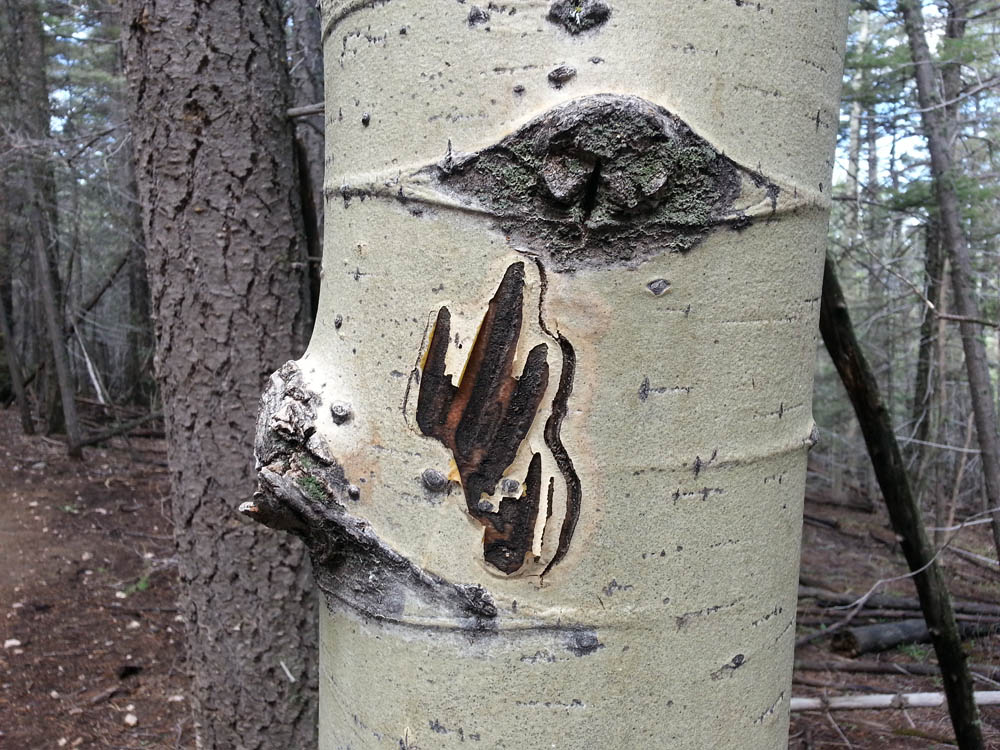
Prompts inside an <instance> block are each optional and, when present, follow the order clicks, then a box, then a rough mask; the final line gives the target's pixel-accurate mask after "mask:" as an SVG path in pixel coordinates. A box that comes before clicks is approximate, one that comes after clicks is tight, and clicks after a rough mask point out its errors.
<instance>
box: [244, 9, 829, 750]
mask: <svg viewBox="0 0 1000 750" xmlns="http://www.w3.org/2000/svg"><path fill="white" fill-rule="evenodd" d="M324 10H325V18H324V39H325V40H326V84H327V94H326V123H327V132H326V137H327V159H326V164H327V169H328V172H327V177H326V185H327V186H328V192H327V203H326V219H325V220H326V239H327V242H326V248H325V268H324V285H325V286H324V290H323V297H322V298H321V302H320V315H319V318H318V320H317V324H316V329H315V331H314V334H313V338H312V342H311V344H310V348H309V351H308V353H307V354H306V355H305V356H304V357H303V358H302V359H301V360H300V361H299V362H297V363H289V364H287V365H286V366H285V367H283V368H282V369H281V370H280V371H279V372H278V373H277V374H275V375H274V376H273V378H272V382H271V386H270V388H269V390H268V392H267V394H266V396H265V400H264V404H263V408H262V412H261V418H260V421H259V424H258V440H257V458H258V462H259V465H260V467H261V469H260V483H261V489H260V492H259V493H258V495H257V496H256V497H255V499H254V500H253V501H252V502H250V503H247V504H245V505H244V506H243V510H244V512H246V513H247V514H248V515H250V516H252V517H255V518H257V519H259V520H261V521H263V522H265V523H268V524H270V525H272V526H274V527H276V528H284V529H289V530H292V531H294V532H296V533H298V534H300V535H301V536H303V537H304V538H305V539H306V541H307V543H308V544H309V547H310V552H311V554H312V556H313V561H314V570H315V571H316V575H317V580H318V582H319V584H320V587H321V588H322V589H323V590H324V592H325V594H326V596H327V601H328V603H329V605H330V608H329V611H327V612H325V613H323V615H322V619H321V633H322V640H323V644H322V652H321V660H322V669H321V675H322V677H321V682H320V690H321V697H322V705H323V708H322V710H321V718H320V746H321V747H322V748H327V749H329V750H333V748H337V747H345V746H347V745H350V746H351V747H352V748H355V750H364V749H366V748H385V747H389V746H392V747H399V748H404V747H405V748H416V747H422V748H435V749H438V748H441V749H443V748H453V747H454V748H458V747H464V746H465V743H466V742H469V741H472V742H478V743H480V744H481V745H482V746H483V747H514V746H518V747H550V746H553V745H554V746H557V747H620V748H626V747H675V748H681V747H685V748H687V747H689V748H705V747H740V748H745V749H747V750H757V749H759V748H783V747H785V745H786V742H787V737H786V734H787V719H788V705H789V703H788V701H789V693H790V684H789V675H790V673H791V658H792V645H793V643H792V642H793V639H794V627H793V617H794V614H793V613H794V608H795V595H796V569H797V560H798V551H799V550H798V539H799V533H800V528H801V526H800V524H801V511H802V507H801V502H802V494H803V480H804V473H805V471H804V469H805V457H806V448H807V446H808V445H810V444H811V443H812V419H811V413H810V388H811V382H812V378H811V374H812V368H813V360H814V354H815V344H816V333H815V324H816V317H817V315H818V309H819V289H820V274H821V268H822V263H823V255H824V244H825V229H826V218H827V209H828V205H829V204H828V196H829V177H830V165H831V154H832V147H833V137H834V132H835V129H836V123H837V92H838V90H839V87H840V74H841V65H842V63H841V55H842V52H843V34H844V26H845V17H846V4H845V3H840V2H833V3H831V2H828V1H824V2H822V3H803V2H801V1H800V0H794V1H791V0H785V1H782V2H769V3H767V4H766V7H765V4H761V5H756V4H752V3H736V4H733V3H725V4H722V3H717V4H711V5H709V4H701V3H699V4H697V7H695V6H692V5H691V4H689V3H682V2H658V3H647V2H639V1H638V0H633V1H631V2H626V1H622V2H616V3H614V4H613V5H609V4H607V3H605V2H602V1H601V0H588V1H587V2H583V3H571V2H566V1H564V0H557V1H556V2H553V3H551V4H550V6H549V7H548V8H540V7H539V6H538V5H522V4H517V5H503V4H496V3H493V4H490V5H488V6H487V5H485V4H484V5H483V6H481V7H480V6H473V5H469V4H458V3H451V4H449V3H432V2H424V3H420V4H419V6H418V7H417V8H413V7H412V6H407V5H402V4H397V3H388V4H384V3H376V4H370V3H355V2H340V1H337V0H333V1H331V2H327V3H326V4H325V9H324ZM640 50H641V51H642V52H641V54H637V51H640ZM608 92H611V93H608ZM689 128H690V129H689ZM722 152H724V155H723V154H722ZM734 230H736V231H734Z"/></svg>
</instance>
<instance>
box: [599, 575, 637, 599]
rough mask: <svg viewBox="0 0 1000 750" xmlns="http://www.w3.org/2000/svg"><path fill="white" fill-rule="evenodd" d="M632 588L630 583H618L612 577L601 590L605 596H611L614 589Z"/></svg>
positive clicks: (625, 589)
mask: <svg viewBox="0 0 1000 750" xmlns="http://www.w3.org/2000/svg"><path fill="white" fill-rule="evenodd" d="M632 588H633V587H632V584H631V583H618V581H617V580H616V579H614V578H612V579H611V582H610V583H609V584H608V585H607V586H605V587H604V588H603V589H601V590H602V591H603V592H604V595H605V596H607V597H611V596H614V594H615V592H616V591H631V590H632Z"/></svg>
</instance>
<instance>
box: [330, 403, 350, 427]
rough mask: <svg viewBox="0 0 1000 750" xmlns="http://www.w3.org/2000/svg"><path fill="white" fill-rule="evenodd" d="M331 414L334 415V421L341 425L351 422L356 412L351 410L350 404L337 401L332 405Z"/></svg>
mask: <svg viewBox="0 0 1000 750" xmlns="http://www.w3.org/2000/svg"><path fill="white" fill-rule="evenodd" d="M330 415H331V416H332V417H333V423H334V424H338V425H340V424H344V423H346V422H349V421H350V419H351V417H352V416H354V413H353V412H352V411H351V405H350V404H345V403H344V402H343V401H336V402H334V403H333V404H332V405H331V406H330Z"/></svg>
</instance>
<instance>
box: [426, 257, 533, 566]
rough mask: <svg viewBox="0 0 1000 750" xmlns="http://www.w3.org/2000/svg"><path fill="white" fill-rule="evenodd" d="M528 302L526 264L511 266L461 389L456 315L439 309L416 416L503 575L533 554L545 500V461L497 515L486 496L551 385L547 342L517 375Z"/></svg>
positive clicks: (514, 453)
mask: <svg viewBox="0 0 1000 750" xmlns="http://www.w3.org/2000/svg"><path fill="white" fill-rule="evenodd" d="M523 303H524V263H514V264H512V265H511V266H510V267H509V268H508V269H507V272H506V273H505V274H504V277H503V281H501V282H500V286H499V287H498V288H497V291H496V294H495V295H494V296H493V299H491V300H490V303H489V307H488V308H487V311H486V315H485V316H484V317H483V322H482V324H481V325H480V327H479V333H478V335H477V336H476V341H475V343H474V344H473V346H472V351H471V352H470V353H469V360H468V362H467V363H466V366H465V372H464V374H463V376H462V379H461V381H460V383H459V385H458V386H455V385H452V382H451V376H450V375H446V374H445V357H446V354H447V352H448V346H449V340H450V337H451V313H450V312H449V310H448V308H447V307H442V308H441V309H440V310H439V311H438V316H437V322H436V324H435V326H434V331H433V333H432V334H431V342H430V346H429V347H428V351H427V358H426V361H425V362H424V369H423V374H422V376H421V378H420V391H419V394H418V396H417V410H416V412H417V413H416V416H417V425H418V426H419V427H420V430H421V432H423V434H425V435H427V436H428V437H433V438H436V439H437V440H439V441H440V442H441V443H442V444H444V445H445V446H447V447H448V448H449V449H450V450H451V452H452V455H453V456H454V458H455V464H456V465H457V466H458V472H459V476H460V477H461V480H462V488H463V490H464V491H465V501H466V507H467V508H468V511H469V514H470V515H472V516H473V517H474V518H476V519H477V520H478V521H479V522H480V523H482V524H483V527H484V528H485V534H484V535H483V554H484V557H485V558H486V561H487V562H489V563H490V564H491V565H493V566H494V567H496V568H498V569H499V570H502V571H503V572H505V573H513V572H515V571H517V570H518V569H520V568H521V566H522V565H523V564H524V560H525V557H526V556H527V554H528V553H529V552H530V551H531V546H532V540H533V537H534V527H535V520H536V519H537V517H538V506H539V503H540V499H541V484H542V477H541V455H539V454H537V453H536V454H535V455H534V456H533V457H532V459H531V464H530V465H529V468H528V475H527V478H526V480H525V483H524V492H523V493H522V494H521V496H520V497H504V498H502V499H501V500H500V503H499V507H498V508H497V509H496V510H494V509H493V507H492V505H491V504H490V503H489V502H488V501H486V500H484V499H483V495H489V496H492V495H493V492H494V491H495V489H496V486H497V483H498V482H499V481H500V479H501V478H502V476H503V473H504V471H506V469H507V467H509V466H510V465H511V464H512V463H513V462H514V459H515V457H516V456H517V451H518V448H519V447H520V445H521V443H522V441H523V440H524V438H525V436H526V435H527V434H528V431H529V430H530V429H531V424H532V422H534V420H535V414H536V413H537V411H538V407H539V405H540V403H541V400H542V396H543V395H544V393H545V389H546V387H547V386H548V382H549V366H548V362H546V353H547V351H548V347H547V346H546V345H545V344H538V345H537V346H535V347H534V348H533V349H532V350H531V351H530V352H529V354H528V357H527V360H526V362H525V364H524V369H523V370H522V372H521V376H520V377H519V378H515V377H514V376H513V366H514V357H515V355H516V353H517V342H518V339H519V338H520V334H521V324H522V307H523Z"/></svg>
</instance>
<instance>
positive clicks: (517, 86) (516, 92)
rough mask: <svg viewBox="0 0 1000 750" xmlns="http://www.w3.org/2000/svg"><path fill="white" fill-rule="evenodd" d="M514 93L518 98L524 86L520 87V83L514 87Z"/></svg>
mask: <svg viewBox="0 0 1000 750" xmlns="http://www.w3.org/2000/svg"><path fill="white" fill-rule="evenodd" d="M514 93H515V94H517V95H518V96H520V95H521V94H523V93H524V86H522V85H521V84H520V83H519V84H517V85H516V86H515V87H514Z"/></svg>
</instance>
